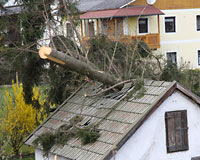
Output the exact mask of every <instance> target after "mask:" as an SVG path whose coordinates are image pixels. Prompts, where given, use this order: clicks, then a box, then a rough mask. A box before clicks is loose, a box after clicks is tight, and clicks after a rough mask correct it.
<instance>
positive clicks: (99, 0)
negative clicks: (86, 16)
mask: <svg viewBox="0 0 200 160" xmlns="http://www.w3.org/2000/svg"><path fill="white" fill-rule="evenodd" d="M134 1H135V0H114V1H111V0H79V1H78V2H77V8H78V10H79V11H80V12H86V11H94V10H106V9H115V8H121V7H124V6H126V5H127V4H129V3H131V2H134Z"/></svg>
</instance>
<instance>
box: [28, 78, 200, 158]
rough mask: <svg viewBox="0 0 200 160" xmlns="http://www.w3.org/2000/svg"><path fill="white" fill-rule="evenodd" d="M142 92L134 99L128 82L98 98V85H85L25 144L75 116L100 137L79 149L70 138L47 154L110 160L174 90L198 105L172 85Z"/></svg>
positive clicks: (149, 83) (151, 85) (154, 84)
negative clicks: (94, 129) (95, 128)
mask: <svg viewBox="0 0 200 160" xmlns="http://www.w3.org/2000/svg"><path fill="white" fill-rule="evenodd" d="M144 88H145V90H146V92H144V96H142V97H140V98H136V97H135V93H133V92H132V90H133V89H134V85H133V83H132V82H130V83H126V84H125V85H124V87H123V89H122V90H121V91H119V92H111V93H109V94H106V95H105V94H100V93H101V91H102V87H101V84H98V85H94V84H89V83H86V84H84V85H83V86H82V87H80V89H79V90H78V91H76V92H75V93H74V94H73V95H72V96H71V97H69V98H68V99H67V100H66V101H65V102H64V103H63V104H62V105H61V106H60V107H59V108H58V109H57V110H56V111H55V112H54V113H53V114H52V115H51V116H50V117H49V118H48V119H47V120H46V121H45V122H44V123H43V124H42V125H41V126H39V127H38V128H37V129H36V130H35V131H34V132H33V133H32V134H31V135H30V136H29V137H28V138H27V140H26V144H28V145H33V144H32V142H33V141H34V140H35V139H36V137H38V136H39V135H41V134H43V133H46V132H53V131H55V130H56V129H58V128H59V127H60V126H62V125H63V124H69V123H70V122H69V121H70V119H71V118H73V117H74V116H77V115H78V116H82V117H83V120H82V121H81V122H79V123H78V125H79V126H80V127H81V126H82V127H85V126H87V125H90V124H94V125H97V129H98V130H99V133H100V137H99V138H98V139H97V141H96V142H95V143H91V144H87V145H82V144H81V140H80V139H78V138H73V139H71V140H69V141H68V142H67V143H66V144H65V145H64V146H63V147H60V146H56V145H55V146H53V147H52V148H51V151H50V152H51V153H52V154H55V155H58V156H61V157H65V158H67V159H71V160H103V159H110V158H111V157H112V150H113V148H114V146H117V149H120V148H121V147H122V146H123V144H124V143H125V142H126V141H127V140H128V139H129V138H130V137H131V136H132V135H133V134H134V133H135V132H136V130H137V129H138V128H139V127H140V126H141V125H142V123H143V122H144V121H145V120H146V119H147V118H148V117H149V116H150V115H151V113H152V112H153V111H154V110H155V109H156V108H157V107H159V105H160V104H161V103H162V102H163V101H164V100H165V99H166V98H167V97H169V96H170V95H171V94H172V93H173V92H174V91H175V89H178V90H179V91H181V92H182V93H184V94H185V95H187V96H188V97H190V98H191V99H193V100H194V101H195V102H196V103H197V104H199V105H200V99H199V98H198V97H196V96H195V95H194V94H192V93H191V92H189V91H188V90H186V89H184V88H183V87H181V86H180V85H179V84H177V83H176V82H165V81H153V80H145V83H144ZM95 94H96V96H95ZM85 95H88V96H85ZM89 95H93V96H89Z"/></svg>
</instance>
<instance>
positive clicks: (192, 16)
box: [156, 9, 200, 68]
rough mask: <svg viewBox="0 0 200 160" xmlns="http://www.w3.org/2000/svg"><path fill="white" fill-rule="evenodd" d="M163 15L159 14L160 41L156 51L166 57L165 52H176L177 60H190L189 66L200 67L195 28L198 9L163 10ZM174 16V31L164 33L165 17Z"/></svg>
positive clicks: (199, 39) (199, 44)
mask: <svg viewBox="0 0 200 160" xmlns="http://www.w3.org/2000/svg"><path fill="white" fill-rule="evenodd" d="M163 12H164V13H165V15H162V16H160V43H161V48H160V49H158V50H157V51H156V52H157V53H162V54H163V55H164V56H165V57H166V52H171V51H175V52H177V60H178V64H179V65H180V64H181V63H182V61H184V62H185V61H186V62H190V67H191V68H200V66H199V65H198V58H197V56H198V54H197V50H200V31H197V29H196V15H200V12H199V9H180V10H163ZM169 16H175V17H176V32H175V33H165V20H164V18H165V17H169Z"/></svg>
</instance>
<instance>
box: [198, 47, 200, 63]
mask: <svg viewBox="0 0 200 160" xmlns="http://www.w3.org/2000/svg"><path fill="white" fill-rule="evenodd" d="M198 65H199V66H200V50H198Z"/></svg>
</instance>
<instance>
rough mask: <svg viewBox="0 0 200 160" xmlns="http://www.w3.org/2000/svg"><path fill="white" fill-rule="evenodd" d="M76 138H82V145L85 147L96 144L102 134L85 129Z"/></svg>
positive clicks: (79, 131) (80, 130)
mask: <svg viewBox="0 0 200 160" xmlns="http://www.w3.org/2000/svg"><path fill="white" fill-rule="evenodd" d="M76 136H77V137H79V138H81V142H82V144H83V145H85V144H88V143H94V142H96V140H97V139H98V138H99V137H100V134H99V132H97V131H95V130H92V129H91V128H83V129H79V130H78V132H77V133H76Z"/></svg>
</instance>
